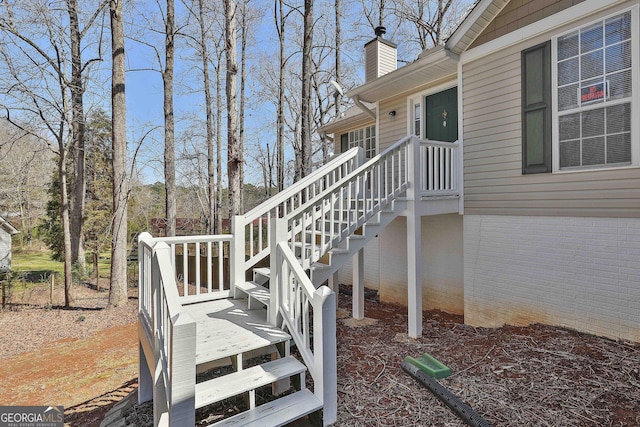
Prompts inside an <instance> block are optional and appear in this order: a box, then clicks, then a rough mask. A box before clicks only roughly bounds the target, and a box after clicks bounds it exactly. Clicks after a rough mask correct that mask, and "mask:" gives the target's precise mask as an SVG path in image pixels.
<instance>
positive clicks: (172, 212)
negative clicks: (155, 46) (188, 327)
mask: <svg viewBox="0 0 640 427" xmlns="http://www.w3.org/2000/svg"><path fill="white" fill-rule="evenodd" d="M174 53H175V3H174V0H167V11H166V16H165V64H164V71H163V73H162V83H163V85H164V184H165V192H166V205H165V206H166V209H165V215H166V226H165V230H166V235H167V236H175V234H176V153H175V117H174V115H173V68H174Z"/></svg>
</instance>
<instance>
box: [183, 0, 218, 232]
mask: <svg viewBox="0 0 640 427" xmlns="http://www.w3.org/2000/svg"><path fill="white" fill-rule="evenodd" d="M184 4H185V6H186V7H187V9H188V10H189V13H190V14H191V15H192V16H193V17H194V18H195V19H196V21H197V24H198V33H199V34H198V37H196V36H193V37H191V39H192V40H194V42H195V50H196V52H197V53H198V55H199V60H200V63H201V65H202V86H203V88H204V102H205V132H206V135H205V139H206V146H207V164H206V170H207V179H206V204H207V207H206V212H205V222H206V227H207V232H208V233H210V234H215V232H216V230H215V229H216V225H215V224H216V214H217V213H216V181H215V173H216V170H215V160H216V159H215V154H214V144H213V133H214V128H213V97H212V95H211V76H210V72H209V62H210V61H211V59H210V58H209V46H208V44H209V40H210V38H211V35H210V34H209V31H208V29H209V28H210V26H211V22H210V20H209V18H208V16H207V10H206V7H205V6H206V5H205V0H192V1H191V3H188V2H184ZM214 67H215V64H214Z"/></svg>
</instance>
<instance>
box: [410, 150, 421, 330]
mask: <svg viewBox="0 0 640 427" xmlns="http://www.w3.org/2000/svg"><path fill="white" fill-rule="evenodd" d="M407 166H408V169H407V172H408V177H409V179H410V180H411V182H410V183H409V186H408V188H407V199H408V202H407V294H408V295H407V297H408V298H407V301H408V306H409V307H408V309H409V313H408V314H409V320H408V321H409V325H408V329H409V336H410V337H411V338H418V337H419V336H421V335H422V224H421V218H420V214H419V213H418V209H417V208H418V206H417V205H418V203H421V202H420V191H421V189H420V182H421V181H420V173H421V171H420V140H419V139H418V138H412V140H411V145H410V147H409V159H408V165H407Z"/></svg>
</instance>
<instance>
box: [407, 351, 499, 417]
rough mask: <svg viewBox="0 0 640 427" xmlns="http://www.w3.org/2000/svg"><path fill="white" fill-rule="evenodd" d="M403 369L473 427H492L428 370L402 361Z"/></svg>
mask: <svg viewBox="0 0 640 427" xmlns="http://www.w3.org/2000/svg"><path fill="white" fill-rule="evenodd" d="M402 369H403V370H404V371H405V372H406V373H407V374H409V375H410V376H412V377H413V378H415V379H416V380H418V381H419V382H420V384H422V385H423V386H424V387H426V388H428V389H429V391H431V392H432V393H433V394H434V395H435V396H436V397H437V398H438V399H440V400H441V401H442V403H444V404H445V405H447V406H448V407H449V409H451V410H452V411H453V413H454V414H456V416H458V418H460V419H461V420H462V421H464V422H465V424H467V425H468V426H471V427H492V425H491V424H490V423H489V422H488V421H487V420H485V419H484V418H482V417H481V416H480V415H478V413H477V412H476V411H474V410H473V409H472V408H471V407H470V406H469V405H467V404H466V403H464V402H463V401H461V400H460V399H458V398H457V397H456V396H455V395H454V394H453V393H451V392H450V391H449V390H448V389H446V388H445V387H443V386H442V385H441V384H440V383H439V382H438V381H436V380H435V379H433V378H431V377H430V376H429V375H427V374H426V372H424V371H422V370H421V369H420V368H418V367H417V366H415V365H412V364H411V363H409V362H407V361H406V360H405V361H403V362H402Z"/></svg>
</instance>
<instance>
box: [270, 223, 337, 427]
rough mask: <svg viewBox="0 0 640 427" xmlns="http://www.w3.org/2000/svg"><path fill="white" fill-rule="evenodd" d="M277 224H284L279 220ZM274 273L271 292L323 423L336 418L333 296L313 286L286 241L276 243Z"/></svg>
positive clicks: (334, 300)
mask: <svg viewBox="0 0 640 427" xmlns="http://www.w3.org/2000/svg"><path fill="white" fill-rule="evenodd" d="M277 222H278V224H276V226H277V227H286V220H278V221H277ZM276 248H277V249H276V251H275V252H276V254H275V255H276V256H275V265H276V266H277V268H276V273H275V277H273V278H272V282H271V283H273V285H272V286H271V292H273V293H275V294H276V295H277V297H276V298H277V301H278V302H277V307H278V310H277V311H278V313H279V315H280V316H281V317H282V323H283V326H285V327H286V330H287V331H288V332H289V334H290V335H291V337H292V338H293V340H294V342H295V343H296V348H297V349H298V352H299V353H300V355H301V356H302V359H303V360H304V364H305V365H306V366H307V369H308V370H309V373H310V374H311V377H312V378H313V392H314V394H315V395H316V397H317V398H318V399H320V400H321V401H322V406H323V422H324V425H330V424H333V423H334V422H335V421H336V419H337V405H338V402H337V398H338V397H337V385H338V383H337V365H336V354H337V353H336V295H335V293H334V292H333V291H332V290H331V289H329V288H328V287H326V286H321V287H320V288H318V289H316V288H315V287H314V286H313V284H312V283H311V280H310V279H309V277H308V276H307V275H306V273H305V272H304V270H303V269H302V267H301V266H300V263H299V262H298V260H297V259H296V257H295V256H294V254H293V252H291V249H290V248H289V247H288V246H287V245H286V242H281V243H278V245H277V246H276Z"/></svg>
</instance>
